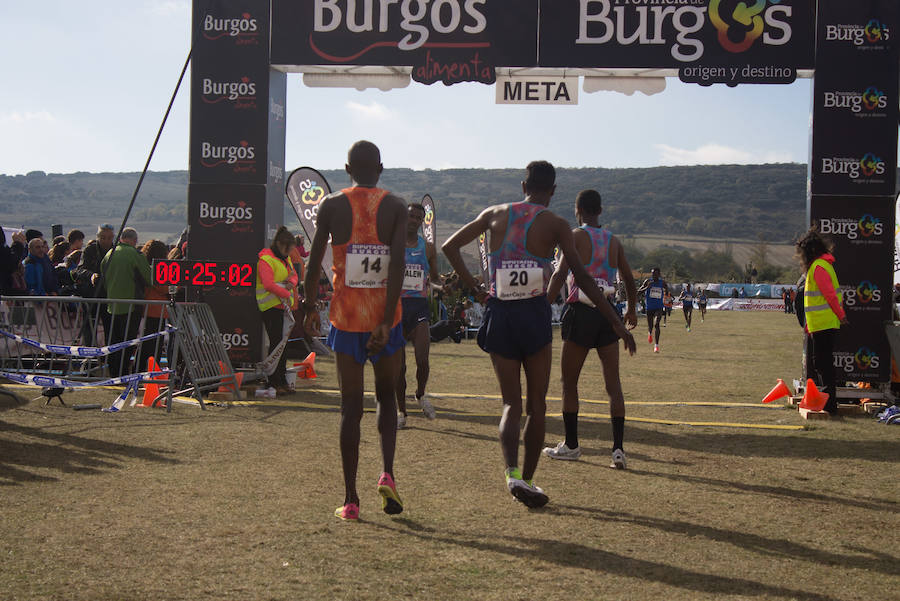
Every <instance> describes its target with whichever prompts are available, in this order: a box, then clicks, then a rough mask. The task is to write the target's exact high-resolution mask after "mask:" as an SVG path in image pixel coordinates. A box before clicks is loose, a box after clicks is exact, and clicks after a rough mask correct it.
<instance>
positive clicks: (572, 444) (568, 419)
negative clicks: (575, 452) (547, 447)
mask: <svg viewBox="0 0 900 601" xmlns="http://www.w3.org/2000/svg"><path fill="white" fill-rule="evenodd" d="M562 416H563V425H565V427H566V446H567V447H569V448H570V449H577V448H578V412H577V411H572V412H568V411H563V414H562Z"/></svg>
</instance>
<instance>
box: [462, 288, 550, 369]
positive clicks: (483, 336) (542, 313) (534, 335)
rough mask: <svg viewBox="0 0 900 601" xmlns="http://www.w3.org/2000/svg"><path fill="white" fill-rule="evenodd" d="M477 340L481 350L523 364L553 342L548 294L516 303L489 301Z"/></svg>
mask: <svg viewBox="0 0 900 601" xmlns="http://www.w3.org/2000/svg"><path fill="white" fill-rule="evenodd" d="M477 340H478V346H479V347H481V350H483V351H485V352H487V353H496V354H498V355H500V356H501V357H505V358H507V359H517V360H519V361H522V360H524V359H525V358H526V357H530V356H531V355H534V354H536V353H537V352H538V351H540V350H541V349H542V348H544V347H545V346H547V345H548V344H550V342H552V340H553V329H552V327H551V325H550V302H549V301H548V300H547V295H546V294H542V295H540V296H535V297H532V298H526V299H524V300H514V301H502V300H498V299H496V298H493V297H492V298H489V299H488V301H487V306H486V307H485V309H484V319H483V320H482V322H481V327H480V328H478V339H477Z"/></svg>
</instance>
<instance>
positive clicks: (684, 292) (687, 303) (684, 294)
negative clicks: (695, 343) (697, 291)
mask: <svg viewBox="0 0 900 601" xmlns="http://www.w3.org/2000/svg"><path fill="white" fill-rule="evenodd" d="M678 300H680V301H681V310H682V311H684V327H685V328H687V331H688V332H690V331H691V316H692V315H693V313H694V291H693V290H692V289H691V283H690V282H685V283H684V287H683V288H682V289H681V294H680V295H679V296H678Z"/></svg>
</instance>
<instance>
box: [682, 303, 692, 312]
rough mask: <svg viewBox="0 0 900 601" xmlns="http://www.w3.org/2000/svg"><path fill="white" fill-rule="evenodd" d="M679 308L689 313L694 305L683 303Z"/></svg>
mask: <svg viewBox="0 0 900 601" xmlns="http://www.w3.org/2000/svg"><path fill="white" fill-rule="evenodd" d="M681 310H682V311H684V312H685V313H691V312H693V310H694V305H688V304H684V305H682V306H681Z"/></svg>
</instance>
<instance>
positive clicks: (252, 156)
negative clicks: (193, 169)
mask: <svg viewBox="0 0 900 601" xmlns="http://www.w3.org/2000/svg"><path fill="white" fill-rule="evenodd" d="M200 159H201V160H200V163H201V164H202V165H203V166H204V167H218V166H219V165H252V164H253V163H254V161H255V160H256V148H255V147H254V146H251V145H250V144H249V143H248V142H247V141H246V140H241V143H240V144H239V145H237V146H216V145H213V144H210V143H209V142H203V143H202V144H201V145H200ZM237 170H238V169H235V171H237Z"/></svg>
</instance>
